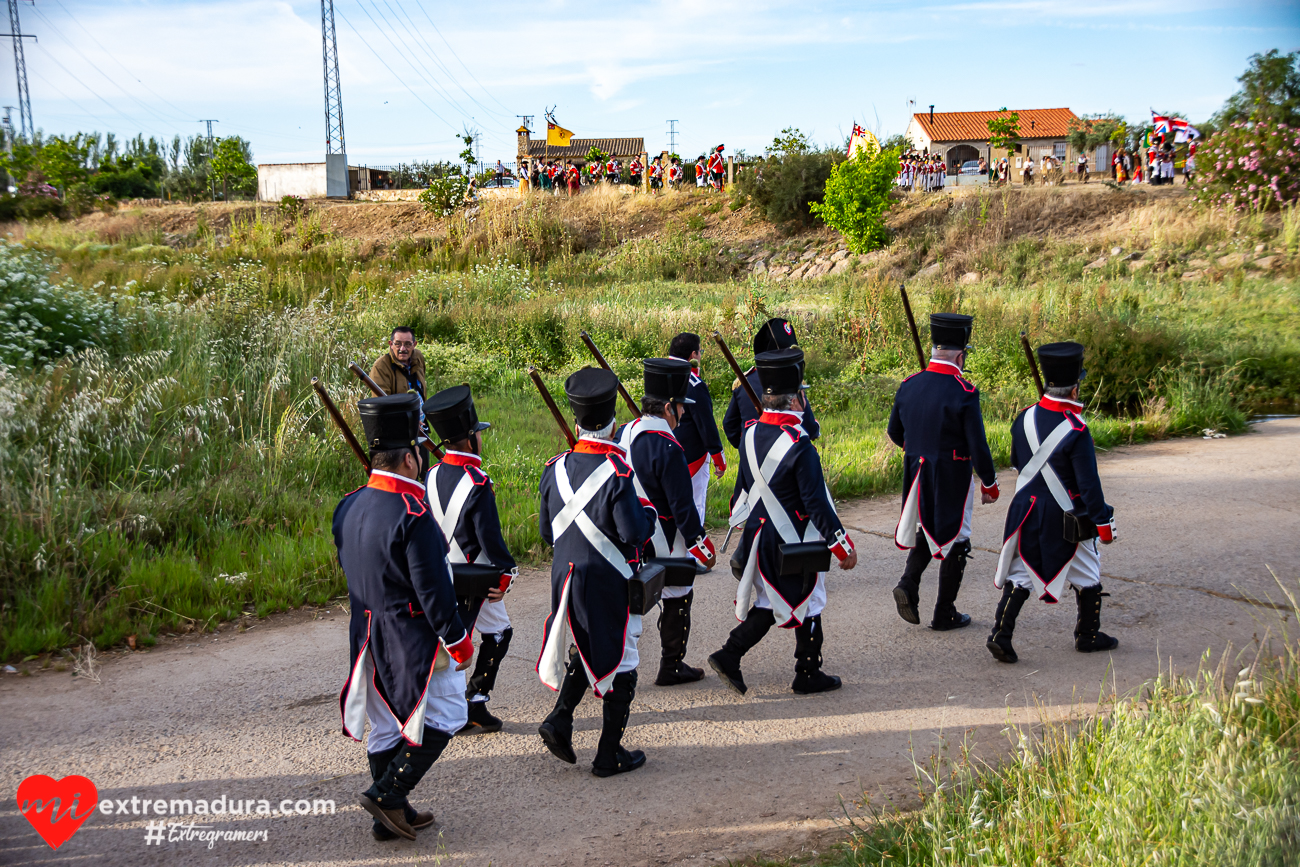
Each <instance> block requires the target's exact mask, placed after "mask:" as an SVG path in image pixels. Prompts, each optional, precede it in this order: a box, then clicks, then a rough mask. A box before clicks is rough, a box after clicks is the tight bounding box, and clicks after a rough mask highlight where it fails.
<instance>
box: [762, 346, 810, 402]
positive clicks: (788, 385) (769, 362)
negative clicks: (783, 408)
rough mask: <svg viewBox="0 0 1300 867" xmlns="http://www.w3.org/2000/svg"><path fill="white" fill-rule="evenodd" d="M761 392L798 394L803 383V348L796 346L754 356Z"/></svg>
mask: <svg viewBox="0 0 1300 867" xmlns="http://www.w3.org/2000/svg"><path fill="white" fill-rule="evenodd" d="M754 366H755V367H757V368H758V382H759V385H761V386H762V387H763V394H798V392H799V390H800V389H801V388H805V387H806V386H804V384H803V371H804V360H803V350H802V349H800V348H799V347H797V346H790V347H787V348H785V349H777V350H775V351H773V352H760V353H759V354H758V355H756V356H754Z"/></svg>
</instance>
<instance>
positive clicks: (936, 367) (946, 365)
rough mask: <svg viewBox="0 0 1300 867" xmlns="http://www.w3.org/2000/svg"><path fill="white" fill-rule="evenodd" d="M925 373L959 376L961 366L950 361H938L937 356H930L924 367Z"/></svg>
mask: <svg viewBox="0 0 1300 867" xmlns="http://www.w3.org/2000/svg"><path fill="white" fill-rule="evenodd" d="M925 370H926V372H927V373H947V374H951V375H952V376H961V374H962V371H961V368H960V367H958V366H957V365H955V364H953V363H952V362H951V361H940V360H939V359H937V358H931V359H930V363H929V364H928V365H926V368H925Z"/></svg>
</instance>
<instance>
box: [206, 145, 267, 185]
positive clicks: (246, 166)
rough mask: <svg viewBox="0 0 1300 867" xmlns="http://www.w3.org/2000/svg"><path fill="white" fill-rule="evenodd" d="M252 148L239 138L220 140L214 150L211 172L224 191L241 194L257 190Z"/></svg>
mask: <svg viewBox="0 0 1300 867" xmlns="http://www.w3.org/2000/svg"><path fill="white" fill-rule="evenodd" d="M252 155H253V153H252V148H251V146H250V145H249V144H248V142H246V141H244V140H243V139H242V138H240V137H239V136H230V137H228V138H223V139H219V140H218V141H217V145H216V147H215V148H213V154H212V160H211V162H210V170H211V172H212V177H214V178H215V179H216V180H218V181H220V182H221V186H222V188H223V189H227V190H234V191H235V192H239V193H251V192H255V191H256V190H257V167H256V166H254V165H253V163H252Z"/></svg>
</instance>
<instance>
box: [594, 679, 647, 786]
mask: <svg viewBox="0 0 1300 867" xmlns="http://www.w3.org/2000/svg"><path fill="white" fill-rule="evenodd" d="M635 695H636V671H624V672H621V673H619V674H616V675H614V683H613V685H612V686H611V687H610V689H609V692H607V693H605V695H604V696H603V699H604V704H605V720H604V723H603V724H602V725H601V727H600V743H599V744H598V745H597V746H596V760H595V761H594V762H592V763H591V772H592V773H593V774H595V775H596V776H598V777H612V776H614V775H615V774H626V773H627V772H628V771H635V770H636V769H637V768H639V767H641V766H642V765H644V764H645V753H643V752H641V751H640V750H632V751H631V752H628V751H627V750H625V749H623V732H624V731H625V730H626V729H627V720H628V717H630V716H631V715H632V698H633V696H635Z"/></svg>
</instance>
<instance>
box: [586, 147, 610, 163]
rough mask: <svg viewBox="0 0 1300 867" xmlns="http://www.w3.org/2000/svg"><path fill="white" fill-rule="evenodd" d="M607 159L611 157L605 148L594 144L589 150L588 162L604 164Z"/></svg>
mask: <svg viewBox="0 0 1300 867" xmlns="http://www.w3.org/2000/svg"><path fill="white" fill-rule="evenodd" d="M607 159H609V154H607V153H605V152H604V151H603V150H601V149H600V148H598V147H596V146H595V145H592V146H591V150H589V151H587V162H588V163H599V164H601V165H604V163H605V160H607Z"/></svg>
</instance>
